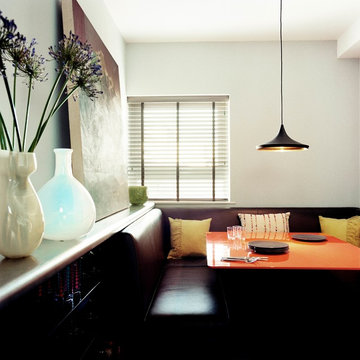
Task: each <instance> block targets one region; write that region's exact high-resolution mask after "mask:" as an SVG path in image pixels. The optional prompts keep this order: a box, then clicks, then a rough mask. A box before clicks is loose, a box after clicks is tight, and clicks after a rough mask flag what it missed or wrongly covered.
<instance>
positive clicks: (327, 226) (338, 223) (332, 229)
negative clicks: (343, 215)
mask: <svg viewBox="0 0 360 360" xmlns="http://www.w3.org/2000/svg"><path fill="white" fill-rule="evenodd" d="M319 221H320V228H321V232H323V233H325V234H328V235H331V236H335V237H337V238H338V239H340V240H344V241H346V230H347V219H333V218H327V217H323V216H319Z"/></svg>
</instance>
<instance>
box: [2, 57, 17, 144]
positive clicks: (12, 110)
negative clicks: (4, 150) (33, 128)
mask: <svg viewBox="0 0 360 360" xmlns="http://www.w3.org/2000/svg"><path fill="white" fill-rule="evenodd" d="M0 71H1V75H2V77H3V79H4V84H5V89H6V93H7V96H8V98H9V103H10V108H11V113H12V116H13V126H14V127H15V132H16V139H17V143H18V147H19V151H22V148H21V137H20V132H19V124H18V120H17V116H16V110H15V106H14V103H13V100H12V96H11V91H10V86H9V82H8V78H7V75H6V71H5V66H4V62H3V59H2V57H1V56H0ZM2 123H3V126H4V125H5V123H4V122H3V121H2ZM12 148H13V144H12ZM11 150H12V149H11Z"/></svg>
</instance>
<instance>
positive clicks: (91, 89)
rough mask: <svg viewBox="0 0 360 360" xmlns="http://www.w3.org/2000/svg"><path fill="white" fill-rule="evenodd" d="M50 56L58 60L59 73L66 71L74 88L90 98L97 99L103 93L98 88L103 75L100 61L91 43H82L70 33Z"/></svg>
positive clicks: (51, 49)
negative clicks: (97, 85)
mask: <svg viewBox="0 0 360 360" xmlns="http://www.w3.org/2000/svg"><path fill="white" fill-rule="evenodd" d="M49 50H50V52H49V54H50V56H51V57H52V58H53V59H55V60H56V62H57V64H58V67H57V71H64V74H65V76H66V78H67V79H68V80H70V81H71V83H72V84H73V85H74V86H73V88H72V89H74V88H78V87H79V88H80V89H82V90H83V91H84V92H85V94H86V95H87V96H88V97H89V98H96V97H97V95H98V94H102V91H100V90H98V89H97V88H96V86H95V85H96V84H97V83H98V82H99V80H100V77H101V75H102V73H101V65H100V60H99V59H98V57H97V55H96V53H95V52H94V51H93V50H92V47H91V45H90V44H89V43H87V42H85V43H82V42H81V41H80V40H79V37H78V36H77V35H75V34H73V33H72V32H71V31H70V34H69V36H68V37H67V36H65V35H64V36H63V38H62V40H60V41H59V43H58V47H57V49H54V48H53V47H52V46H51V47H50V48H49Z"/></svg>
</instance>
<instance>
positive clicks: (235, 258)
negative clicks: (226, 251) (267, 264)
mask: <svg viewBox="0 0 360 360" xmlns="http://www.w3.org/2000/svg"><path fill="white" fill-rule="evenodd" d="M258 260H260V261H266V260H268V257H266V256H233V257H232V256H224V257H222V258H221V261H244V262H247V263H253V262H255V261H258Z"/></svg>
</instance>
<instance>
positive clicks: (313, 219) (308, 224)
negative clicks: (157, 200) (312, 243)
mask: <svg viewBox="0 0 360 360" xmlns="http://www.w3.org/2000/svg"><path fill="white" fill-rule="evenodd" d="M157 207H158V208H160V209H161V211H162V216H163V224H164V229H163V231H164V238H165V240H166V242H167V243H166V245H165V246H166V247H165V249H166V250H167V249H168V248H169V246H170V225H169V220H168V217H172V218H180V219H194V220H202V219H207V218H212V221H211V226H210V231H226V226H229V225H238V224H239V223H240V221H239V217H238V213H240V212H242V213H249V214H268V213H281V212H290V218H289V228H290V232H320V231H321V229H320V223H319V215H321V216H325V217H332V218H338V219H341V218H349V217H351V216H355V215H360V209H359V208H356V207H264V208H260V207H259V208H247V207H233V208H215V207H178V206H165V205H164V206H157Z"/></svg>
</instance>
